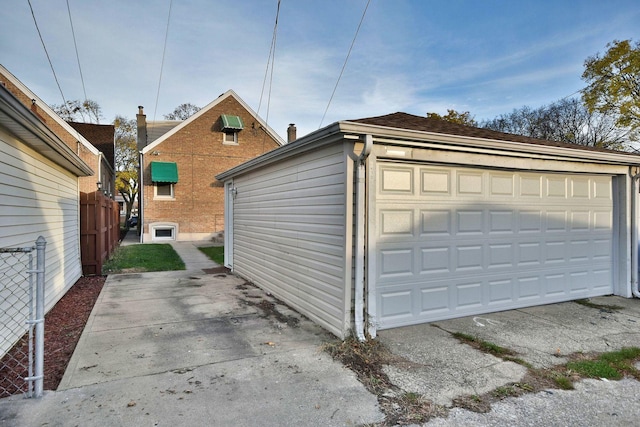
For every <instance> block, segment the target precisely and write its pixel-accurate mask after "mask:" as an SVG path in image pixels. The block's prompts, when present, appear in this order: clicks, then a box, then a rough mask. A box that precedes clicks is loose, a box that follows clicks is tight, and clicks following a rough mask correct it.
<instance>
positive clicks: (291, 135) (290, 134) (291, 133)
mask: <svg viewBox="0 0 640 427" xmlns="http://www.w3.org/2000/svg"><path fill="white" fill-rule="evenodd" d="M296 131H297V129H296V125H295V124H294V123H291V124H289V127H288V128H287V142H293V141H295V140H296Z"/></svg>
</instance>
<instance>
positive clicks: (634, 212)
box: [629, 168, 640, 298]
mask: <svg viewBox="0 0 640 427" xmlns="http://www.w3.org/2000/svg"><path fill="white" fill-rule="evenodd" d="M636 171H638V168H636ZM629 175H630V176H631V293H632V294H633V296H634V297H636V298H640V289H639V288H638V179H639V178H640V173H636V174H635V175H634V174H633V170H632V169H631V168H629Z"/></svg>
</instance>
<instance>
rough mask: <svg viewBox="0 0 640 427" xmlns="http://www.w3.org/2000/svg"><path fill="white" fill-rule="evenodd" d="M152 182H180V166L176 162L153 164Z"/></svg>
mask: <svg viewBox="0 0 640 427" xmlns="http://www.w3.org/2000/svg"><path fill="white" fill-rule="evenodd" d="M151 181H153V182H172V183H176V182H178V165H177V164H176V163H175V162H151Z"/></svg>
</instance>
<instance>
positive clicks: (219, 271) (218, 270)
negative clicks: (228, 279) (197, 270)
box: [202, 267, 231, 277]
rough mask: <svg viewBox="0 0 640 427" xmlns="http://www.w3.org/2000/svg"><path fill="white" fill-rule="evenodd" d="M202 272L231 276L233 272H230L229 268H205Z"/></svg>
mask: <svg viewBox="0 0 640 427" xmlns="http://www.w3.org/2000/svg"><path fill="white" fill-rule="evenodd" d="M202 271H204V272H205V273H206V274H230V273H231V270H229V269H228V268H227V267H213V268H203V269H202ZM223 277H224V276H223Z"/></svg>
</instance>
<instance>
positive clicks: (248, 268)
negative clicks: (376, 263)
mask: <svg viewBox="0 0 640 427" xmlns="http://www.w3.org/2000/svg"><path fill="white" fill-rule="evenodd" d="M348 169H349V168H348V167H347V164H346V162H345V152H344V148H343V145H342V144H335V145H331V146H328V147H324V148H321V149H318V150H316V151H313V152H307V153H304V154H302V155H300V156H297V157H296V158H295V159H288V160H285V161H283V162H279V163H278V164H277V165H272V166H268V167H266V168H263V169H259V170H257V171H253V172H251V173H249V174H247V175H245V176H240V177H237V178H235V180H234V185H235V187H236V189H237V196H236V198H235V200H234V215H233V217H234V219H233V221H234V223H233V226H234V254H233V256H234V262H233V265H234V272H235V273H236V274H238V275H240V276H242V277H244V278H246V279H247V280H249V281H251V282H253V283H255V284H256V285H258V286H260V287H262V288H264V289H266V290H267V291H269V292H271V293H272V294H274V295H275V296H276V297H278V298H280V299H282V300H283V301H285V302H287V303H288V304H290V305H291V306H292V307H294V308H296V309H297V310H299V311H300V312H301V313H303V314H305V315H306V316H308V317H309V318H311V319H313V320H315V321H316V322H318V323H319V324H321V325H323V326H324V327H326V328H327V329H328V330H330V331H332V332H333V333H335V334H336V335H338V336H343V335H344V333H345V332H346V330H347V329H348V327H349V318H350V310H349V307H350V300H351V295H350V294H351V287H350V286H347V285H346V283H347V282H348V283H350V276H351V275H350V272H351V259H350V258H349V259H347V258H346V255H345V254H346V253H347V250H346V244H347V240H349V244H350V240H351V239H350V238H349V239H347V238H346V237H345V236H347V235H349V236H350V234H351V222H350V221H349V224H348V225H347V223H346V221H345V217H346V215H347V212H346V208H345V206H347V194H348V193H347V190H348V189H350V188H351V183H350V182H349V183H348V184H347V181H348V180H347V178H346V176H347V171H348ZM349 179H351V178H349ZM350 199H351V195H349V203H351V200H350ZM347 233H349V234H347ZM349 255H350V251H349ZM347 272H348V273H349V274H347Z"/></svg>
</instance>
